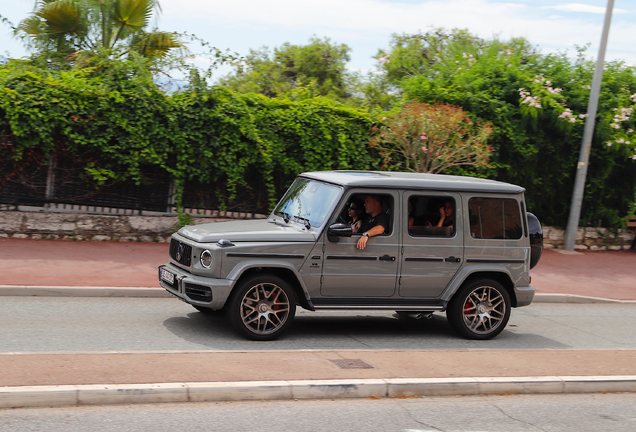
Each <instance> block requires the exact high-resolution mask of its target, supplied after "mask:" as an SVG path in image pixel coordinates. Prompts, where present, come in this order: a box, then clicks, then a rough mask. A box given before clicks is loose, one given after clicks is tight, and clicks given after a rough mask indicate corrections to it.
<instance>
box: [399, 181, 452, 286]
mask: <svg viewBox="0 0 636 432" xmlns="http://www.w3.org/2000/svg"><path fill="white" fill-rule="evenodd" d="M402 203H403V204H402V205H403V209H402V215H404V216H403V217H402V219H403V220H402V221H401V222H402V224H403V226H404V229H403V232H402V244H403V253H402V255H401V263H400V265H401V273H400V278H399V295H400V297H408V298H438V297H440V296H441V294H442V292H443V291H444V289H445V288H446V286H447V285H448V284H449V282H450V281H451V279H452V278H453V276H455V274H456V273H457V271H458V270H459V268H460V267H461V266H462V265H463V261H464V240H463V239H464V229H463V223H462V221H463V212H462V200H461V196H460V195H459V194H456V193H449V192H426V191H424V192H419V191H406V192H404V196H403V200H402ZM449 203H450V204H452V207H453V211H452V217H451V218H450V219H448V218H447V219H446V223H442V225H446V226H441V227H438V226H437V225H438V224H439V220H440V218H441V212H440V208H443V207H444V206H446V207H448V206H449ZM449 221H450V222H451V223H449Z"/></svg>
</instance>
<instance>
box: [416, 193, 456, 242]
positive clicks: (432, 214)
mask: <svg viewBox="0 0 636 432" xmlns="http://www.w3.org/2000/svg"><path fill="white" fill-rule="evenodd" d="M456 208H457V207H456V203H455V200H454V199H453V198H452V197H449V196H430V195H413V196H411V198H409V214H408V228H409V234H410V235H411V236H415V237H417V236H437V237H452V236H454V235H455V222H456V221H455V209H456Z"/></svg>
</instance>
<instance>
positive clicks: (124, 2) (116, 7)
mask: <svg viewBox="0 0 636 432" xmlns="http://www.w3.org/2000/svg"><path fill="white" fill-rule="evenodd" d="M153 11H157V12H158V11H160V6H159V2H158V0H38V1H37V2H36V4H35V9H34V11H33V12H32V13H31V14H30V16H29V17H27V18H25V19H24V20H22V21H21V22H20V24H19V26H18V27H17V29H16V30H15V34H16V36H18V37H22V39H23V40H25V41H26V42H27V44H28V45H29V47H30V48H32V49H35V50H36V51H43V52H56V53H59V54H62V55H64V56H66V58H67V59H68V60H69V61H74V60H76V59H78V58H82V57H86V56H88V57H90V56H91V55H92V54H94V53H96V52H97V51H98V50H100V49H107V50H118V51H123V53H128V52H131V51H136V52H138V53H139V54H141V55H142V56H144V57H148V58H157V57H164V56H166V55H167V54H168V52H169V51H170V50H173V49H181V50H185V46H184V45H183V43H182V42H181V40H180V39H179V37H178V35H177V34H175V33H168V32H161V31H158V30H152V31H147V30H146V28H147V26H148V23H149V21H150V18H151V16H152V13H153Z"/></svg>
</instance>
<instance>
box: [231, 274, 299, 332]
mask: <svg viewBox="0 0 636 432" xmlns="http://www.w3.org/2000/svg"><path fill="white" fill-rule="evenodd" d="M227 312H228V315H229V318H230V321H231V322H232V325H233V326H234V328H235V329H236V330H237V331H238V332H239V333H241V334H242V335H243V336H245V337H246V338H248V339H252V340H260V341H265V340H273V339H276V338H278V337H279V336H280V335H281V334H283V332H284V331H285V330H286V329H287V328H288V327H289V325H290V324H291V322H292V320H293V319H294V315H295V314H296V297H295V295H294V291H293V290H292V288H291V287H290V286H289V284H288V283H287V282H285V281H284V280H282V279H281V278H279V277H277V276H273V275H256V276H253V277H251V278H248V279H246V280H245V281H243V282H241V284H240V285H239V286H238V287H237V288H236V289H235V291H234V293H233V295H232V299H231V301H230V304H229V305H228V310H227Z"/></svg>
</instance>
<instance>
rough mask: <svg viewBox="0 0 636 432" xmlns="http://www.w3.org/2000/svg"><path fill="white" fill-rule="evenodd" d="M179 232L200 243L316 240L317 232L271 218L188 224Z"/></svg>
mask: <svg viewBox="0 0 636 432" xmlns="http://www.w3.org/2000/svg"><path fill="white" fill-rule="evenodd" d="M179 234H180V235H182V236H184V237H186V238H189V239H191V240H194V241H196V242H198V243H215V242H217V241H219V240H221V239H225V240H229V241H236V242H246V241H248V242H287V241H291V242H294V241H296V242H315V241H316V238H317V233H315V232H313V231H312V230H309V231H308V230H307V229H305V228H304V227H303V226H302V225H300V224H296V223H290V224H288V225H283V224H282V223H278V222H273V221H272V220H271V219H257V220H240V221H229V222H215V223H207V224H201V225H188V226H185V227H183V228H181V229H180V230H179Z"/></svg>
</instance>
